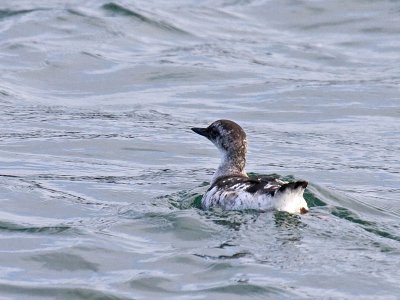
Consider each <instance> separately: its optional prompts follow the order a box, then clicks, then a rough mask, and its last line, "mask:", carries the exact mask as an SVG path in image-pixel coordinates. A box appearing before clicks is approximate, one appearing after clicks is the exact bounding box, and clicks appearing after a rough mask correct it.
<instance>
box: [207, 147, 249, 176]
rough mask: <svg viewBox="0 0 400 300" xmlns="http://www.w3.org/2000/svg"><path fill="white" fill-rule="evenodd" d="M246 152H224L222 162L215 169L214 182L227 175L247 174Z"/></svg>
mask: <svg viewBox="0 0 400 300" xmlns="http://www.w3.org/2000/svg"><path fill="white" fill-rule="evenodd" d="M245 166H246V152H245V151H243V152H241V151H239V152H225V153H222V157H221V163H220V165H219V167H218V169H217V170H216V171H215V173H214V176H213V179H212V183H215V182H216V181H217V179H218V178H220V177H225V176H245V177H247V174H246V171H245V170H244V168H245Z"/></svg>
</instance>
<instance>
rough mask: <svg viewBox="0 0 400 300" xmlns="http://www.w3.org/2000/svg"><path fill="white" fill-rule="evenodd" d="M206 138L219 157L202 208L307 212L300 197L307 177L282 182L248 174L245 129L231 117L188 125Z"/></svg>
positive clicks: (304, 203) (306, 207)
mask: <svg viewBox="0 0 400 300" xmlns="http://www.w3.org/2000/svg"><path fill="white" fill-rule="evenodd" d="M192 130H193V131H194V132H196V133H197V134H200V135H202V136H205V137H206V138H208V139H209V140H210V141H211V142H212V143H213V144H214V145H215V146H216V147H217V148H218V150H219V151H220V152H221V154H222V160H221V163H220V165H219V167H218V169H217V170H216V172H215V174H214V176H213V178H212V181H211V186H210V188H209V189H208V190H207V192H206V193H205V194H204V195H203V198H202V200H201V205H202V208H203V209H210V208H213V207H220V208H222V209H225V210H242V209H256V210H271V209H276V210H279V211H287V212H289V213H301V214H303V213H306V212H308V206H307V202H306V201H305V200H304V198H303V192H304V189H305V188H306V187H307V184H308V183H307V181H296V182H285V181H282V180H279V179H276V178H264V177H263V178H249V177H248V176H247V174H246V172H245V170H244V168H245V164H246V152H247V141H246V133H245V132H244V131H243V129H242V128H241V127H240V126H239V125H238V124H236V123H235V122H233V121H230V120H218V121H215V122H214V123H212V124H211V125H210V126H208V127H207V128H192Z"/></svg>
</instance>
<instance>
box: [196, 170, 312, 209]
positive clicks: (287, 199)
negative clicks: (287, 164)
mask: <svg viewBox="0 0 400 300" xmlns="http://www.w3.org/2000/svg"><path fill="white" fill-rule="evenodd" d="M306 186H307V182H306V181H296V182H290V183H288V182H284V181H282V180H279V179H276V178H272V177H263V178H249V177H246V176H225V177H220V178H218V179H217V180H216V181H215V182H214V183H213V184H212V185H211V187H210V188H209V189H208V190H207V192H206V193H205V194H204V196H203V198H202V207H203V208H204V209H210V208H213V207H220V208H222V209H224V210H242V209H256V210H270V209H278V210H286V211H289V212H300V213H302V212H303V211H302V209H303V206H304V209H305V210H307V209H308V207H307V204H306V203H305V201H304V198H303V192H304V189H305V188H306Z"/></svg>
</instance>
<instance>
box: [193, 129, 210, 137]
mask: <svg viewBox="0 0 400 300" xmlns="http://www.w3.org/2000/svg"><path fill="white" fill-rule="evenodd" d="M192 130H193V131H194V132H196V133H197V134H200V135H202V136H205V137H206V138H208V131H207V128H192Z"/></svg>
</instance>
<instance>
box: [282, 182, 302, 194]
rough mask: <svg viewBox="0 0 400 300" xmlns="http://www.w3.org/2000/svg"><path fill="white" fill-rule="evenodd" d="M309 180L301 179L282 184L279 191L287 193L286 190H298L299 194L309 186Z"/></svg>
mask: <svg viewBox="0 0 400 300" xmlns="http://www.w3.org/2000/svg"><path fill="white" fill-rule="evenodd" d="M307 185H308V182H307V181H304V180H299V181H295V182H289V183H285V184H282V186H281V187H280V188H279V190H278V192H281V193H285V192H289V191H290V192H292V193H293V192H296V193H298V194H303V192H304V189H305V188H306V187H307Z"/></svg>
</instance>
